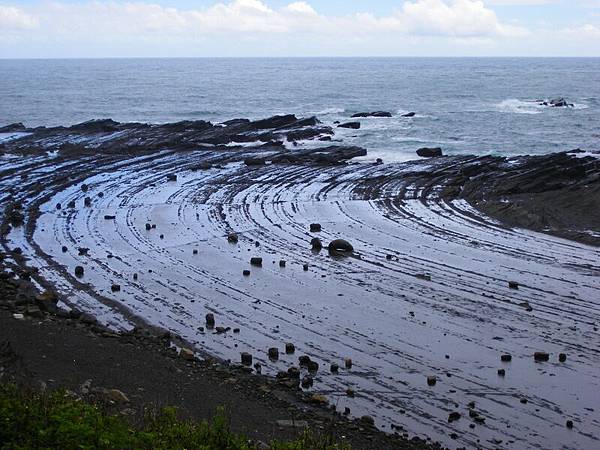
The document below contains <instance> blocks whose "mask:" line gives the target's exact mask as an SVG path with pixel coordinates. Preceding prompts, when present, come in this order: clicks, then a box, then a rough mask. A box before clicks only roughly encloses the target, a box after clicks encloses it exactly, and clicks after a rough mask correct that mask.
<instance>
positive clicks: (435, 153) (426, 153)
mask: <svg viewBox="0 0 600 450" xmlns="http://www.w3.org/2000/svg"><path fill="white" fill-rule="evenodd" d="M417 155H418V156H420V157H421V158H437V157H439V156H443V154H442V149H441V148H439V147H423V148H420V149H418V150H417Z"/></svg>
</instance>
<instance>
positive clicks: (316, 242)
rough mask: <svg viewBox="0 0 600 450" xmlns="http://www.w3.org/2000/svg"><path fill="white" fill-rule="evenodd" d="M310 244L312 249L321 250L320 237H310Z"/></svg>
mask: <svg viewBox="0 0 600 450" xmlns="http://www.w3.org/2000/svg"><path fill="white" fill-rule="evenodd" d="M310 246H311V247H312V249H313V250H317V251H318V250H321V249H322V248H323V243H322V242H321V239H319V238H312V239H311V241H310Z"/></svg>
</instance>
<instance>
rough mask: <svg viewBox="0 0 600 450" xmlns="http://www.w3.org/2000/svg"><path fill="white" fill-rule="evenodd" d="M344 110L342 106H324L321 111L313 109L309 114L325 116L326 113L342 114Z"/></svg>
mask: <svg viewBox="0 0 600 450" xmlns="http://www.w3.org/2000/svg"><path fill="white" fill-rule="evenodd" d="M344 112H346V110H345V109H344V108H325V109H323V110H321V111H313V112H310V114H316V115H317V116H326V115H328V114H342V113H344Z"/></svg>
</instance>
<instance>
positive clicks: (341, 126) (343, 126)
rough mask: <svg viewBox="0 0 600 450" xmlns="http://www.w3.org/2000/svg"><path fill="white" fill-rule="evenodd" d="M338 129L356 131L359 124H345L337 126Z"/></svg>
mask: <svg viewBox="0 0 600 450" xmlns="http://www.w3.org/2000/svg"><path fill="white" fill-rule="evenodd" d="M338 128H350V129H352V130H358V129H359V128H360V122H346V123H342V124H340V125H338Z"/></svg>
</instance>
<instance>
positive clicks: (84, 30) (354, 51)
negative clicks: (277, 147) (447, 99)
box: [0, 0, 600, 58]
mask: <svg viewBox="0 0 600 450" xmlns="http://www.w3.org/2000/svg"><path fill="white" fill-rule="evenodd" d="M127 56H600V0H406V1H404V0H306V1H289V0H288V1H285V0H220V1H216V0H140V1H120V0H113V1H101V0H42V1H40V0H12V1H11V0H0V57H5V58H14V57H42V58H46V57H47V58H56V57H127Z"/></svg>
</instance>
